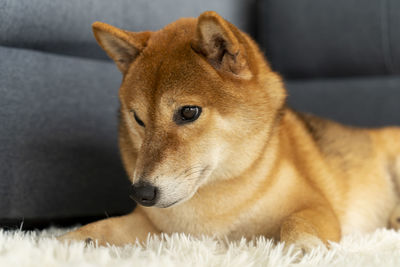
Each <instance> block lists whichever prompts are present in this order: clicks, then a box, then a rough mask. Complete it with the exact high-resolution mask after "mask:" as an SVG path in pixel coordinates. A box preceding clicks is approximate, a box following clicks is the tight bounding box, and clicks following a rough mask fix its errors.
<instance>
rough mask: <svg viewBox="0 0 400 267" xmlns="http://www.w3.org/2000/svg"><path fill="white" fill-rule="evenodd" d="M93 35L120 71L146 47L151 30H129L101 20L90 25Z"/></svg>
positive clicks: (124, 71)
mask: <svg viewBox="0 0 400 267" xmlns="http://www.w3.org/2000/svg"><path fill="white" fill-rule="evenodd" d="M92 28H93V33H94V37H95V38H96V40H97V42H98V43H99V45H100V46H101V47H102V48H103V49H104V50H105V51H106V52H107V55H108V56H109V57H110V58H112V59H113V60H114V61H115V63H116V64H117V67H118V68H119V69H120V71H121V72H122V73H126V71H127V70H128V68H129V66H130V65H131V63H132V62H133V61H134V60H135V59H136V57H137V56H138V55H139V54H140V52H141V51H142V50H143V49H144V48H145V47H146V45H147V41H148V39H149V38H150V35H151V32H129V31H124V30H121V29H119V28H116V27H114V26H111V25H109V24H106V23H102V22H95V23H93V25H92Z"/></svg>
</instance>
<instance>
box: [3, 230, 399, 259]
mask: <svg viewBox="0 0 400 267" xmlns="http://www.w3.org/2000/svg"><path fill="white" fill-rule="evenodd" d="M64 231H65V230H62V229H48V230H44V231H33V232H24V231H19V230H15V231H5V230H0V266H1V267H9V266H18V267H25V266H26V267H28V266H29V267H31V266H32V267H33V266H35V267H36V266H40V267H46V266H52V267H53V266H63V267H64V266H74V267H84V266H85V267H86V266H96V267H98V266H111V267H124V266H135V267H136V266H145V267H152V266H157V267H158V266H163V267H168V266H185V267H187V266H189V267H196V266H240V267H242V266H246V267H247V266H274V267H277V266H307V267H308V266H340V267H342V266H351V267H357V266H360V267H367V266H380V267H381V266H385V267H389V266H400V232H395V231H392V230H384V229H382V230H378V231H376V232H374V233H372V234H369V235H352V236H347V237H344V238H343V240H342V241H341V242H340V243H339V244H332V248H331V249H330V250H327V249H325V248H317V249H315V250H313V251H312V252H311V253H310V254H306V255H305V256H300V255H299V254H298V253H297V252H295V251H293V250H292V249H285V248H284V247H283V245H282V244H274V243H273V242H272V241H271V240H268V239H264V238H258V239H255V240H252V241H247V242H246V241H245V240H241V241H237V242H228V241H225V240H216V239H213V238H210V237H202V238H193V237H190V236H187V235H184V234H174V235H171V236H163V237H157V238H155V237H153V238H149V239H148V240H147V243H146V244H145V245H139V244H134V245H127V246H125V247H114V246H108V247H97V246H96V245H89V246H85V244H84V243H83V242H74V243H70V244H65V243H60V242H58V241H57V240H56V239H55V238H54V236H55V235H59V234H61V233H63V232H64Z"/></svg>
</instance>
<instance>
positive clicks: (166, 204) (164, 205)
mask: <svg viewBox="0 0 400 267" xmlns="http://www.w3.org/2000/svg"><path fill="white" fill-rule="evenodd" d="M195 193H196V190H195V191H194V192H193V193H191V194H189V195H187V196H186V197H181V198H178V199H175V200H172V201H162V202H159V203H156V204H155V205H154V207H157V208H163V209H165V208H170V207H174V206H177V205H179V204H182V203H184V202H186V201H187V200H189V199H191V198H192V197H193V195H194V194H195Z"/></svg>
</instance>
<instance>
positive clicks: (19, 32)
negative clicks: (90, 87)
mask: <svg viewBox="0 0 400 267" xmlns="http://www.w3.org/2000/svg"><path fill="white" fill-rule="evenodd" d="M253 2H254V0H247V1H243V0H219V1H213V0H203V1H188V0H168V1H165V0H152V1H148V0H113V1H107V0H101V1H100V0H85V1H82V0H68V1H64V0H23V1H21V0H19V1H15V0H2V1H1V2H0V45H5V46H13V47H24V48H31V49H38V50H42V51H49V52H53V53H61V54H69V55H77V56H85V57H96V58H103V59H105V58H106V55H105V53H104V52H103V51H101V49H100V48H99V47H98V45H97V44H96V42H95V40H94V38H93V34H92V30H91V24H92V23H93V22H94V21H102V22H106V23H109V24H112V25H114V26H117V27H121V28H124V29H126V30H131V31H144V30H158V29H160V28H162V27H164V26H165V25H166V24H168V23H171V22H173V21H175V20H177V19H178V18H180V17H197V16H198V15H200V13H202V12H203V11H206V10H215V11H217V12H220V14H221V15H223V16H224V17H226V18H227V19H229V20H230V21H232V22H233V23H235V24H237V25H238V27H241V28H243V29H246V30H249V29H251V27H250V26H251V25H250V23H251V20H249V17H250V12H251V11H252V10H250V8H251V6H252V4H253Z"/></svg>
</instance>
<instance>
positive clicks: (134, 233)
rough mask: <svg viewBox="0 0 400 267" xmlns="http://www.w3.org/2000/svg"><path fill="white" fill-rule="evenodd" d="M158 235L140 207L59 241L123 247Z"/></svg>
mask: <svg viewBox="0 0 400 267" xmlns="http://www.w3.org/2000/svg"><path fill="white" fill-rule="evenodd" d="M149 233H150V234H158V233H159V231H158V230H157V229H156V228H155V227H154V226H153V224H152V223H151V222H150V220H149V219H148V218H147V217H146V215H145V214H144V212H143V211H142V210H141V209H140V207H138V208H136V209H135V210H134V211H133V212H132V213H130V214H128V215H124V216H120V217H113V218H108V219H104V220H101V221H97V222H94V223H90V224H88V225H85V226H83V227H81V228H79V229H77V230H75V231H72V232H69V233H67V234H65V235H62V236H60V237H59V238H58V239H59V240H61V241H65V240H82V241H86V242H91V241H96V240H97V242H98V244H99V245H106V244H107V243H108V244H111V245H117V246H121V245H124V244H128V243H135V242H136V240H139V241H144V240H146V238H147V235H148V234H149Z"/></svg>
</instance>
